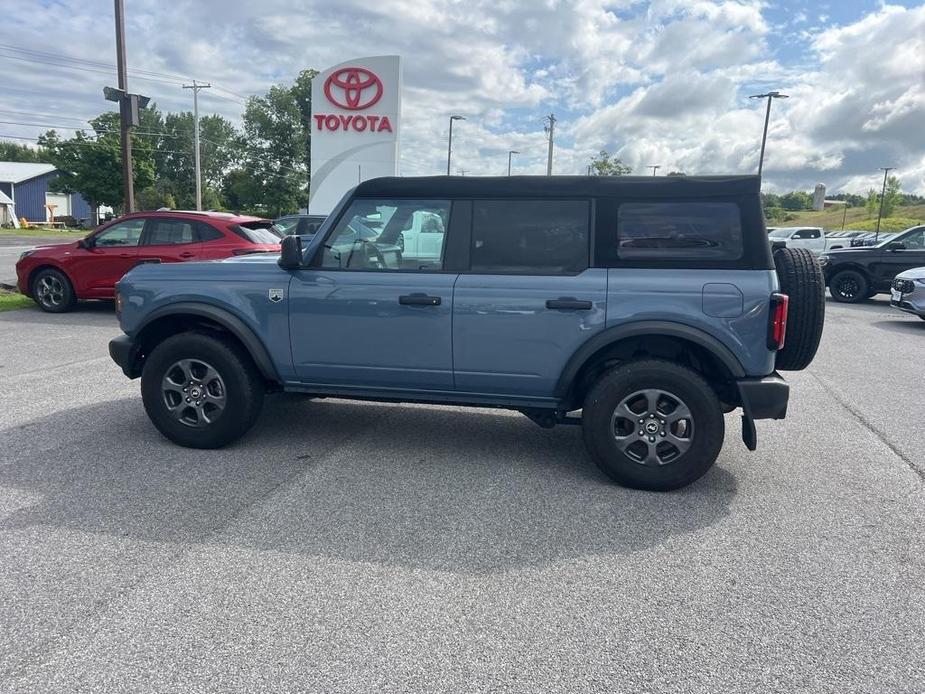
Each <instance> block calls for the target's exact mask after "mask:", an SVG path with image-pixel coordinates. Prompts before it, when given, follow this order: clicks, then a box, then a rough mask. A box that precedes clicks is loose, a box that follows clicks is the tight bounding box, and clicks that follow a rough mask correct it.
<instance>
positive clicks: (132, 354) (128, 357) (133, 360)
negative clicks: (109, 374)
mask: <svg viewBox="0 0 925 694" xmlns="http://www.w3.org/2000/svg"><path fill="white" fill-rule="evenodd" d="M109 356H110V357H112V360H113V361H114V362H116V364H118V365H119V367H120V368H121V369H122V373H124V374H125V375H126V376H128V377H129V378H138V377H139V376H141V360H140V359H139V357H140V356H141V348H140V347H139V346H138V345H136V344H135V342H134V341H133V340H132V338H130V337H129V336H128V335H119V337H114V338H113V339H112V340H110V341H109Z"/></svg>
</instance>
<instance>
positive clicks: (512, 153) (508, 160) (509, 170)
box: [507, 149, 520, 176]
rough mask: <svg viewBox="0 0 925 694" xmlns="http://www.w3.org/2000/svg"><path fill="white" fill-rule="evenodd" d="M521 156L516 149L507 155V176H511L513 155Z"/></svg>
mask: <svg viewBox="0 0 925 694" xmlns="http://www.w3.org/2000/svg"><path fill="white" fill-rule="evenodd" d="M514 154H520V152H518V151H517V150H516V149H512V150H509V151H508V153H507V175H508V176H510V175H511V155H514Z"/></svg>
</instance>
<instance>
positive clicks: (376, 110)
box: [308, 55, 401, 214]
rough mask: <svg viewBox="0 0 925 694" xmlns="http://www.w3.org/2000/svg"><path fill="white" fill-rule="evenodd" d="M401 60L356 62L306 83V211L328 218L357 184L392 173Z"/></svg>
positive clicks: (395, 168) (395, 156) (395, 167)
mask: <svg viewBox="0 0 925 694" xmlns="http://www.w3.org/2000/svg"><path fill="white" fill-rule="evenodd" d="M400 125H401V58H399V56H397V55H387V56H377V57H373V58H359V59H357V60H350V61H348V62H346V63H341V64H340V65H335V66H334V67H332V68H329V69H327V70H325V71H324V72H322V73H321V74H320V75H318V76H317V77H315V79H314V80H312V124H311V127H312V181H311V196H310V198H309V203H308V207H309V212H311V213H312V214H328V213H329V212H330V211H331V210H332V209H333V207H334V205H336V204H337V202H338V201H339V200H340V198H341V196H343V194H344V193H345V192H347V190H349V189H350V188H352V187H353V186H355V185H356V184H357V182H358V181H360V180H366V179H368V178H375V177H377V176H396V175H398V137H399V130H400Z"/></svg>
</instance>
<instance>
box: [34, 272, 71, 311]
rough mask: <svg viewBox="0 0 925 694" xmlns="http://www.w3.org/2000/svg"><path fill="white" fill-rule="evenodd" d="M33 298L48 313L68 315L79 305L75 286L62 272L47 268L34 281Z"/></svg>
mask: <svg viewBox="0 0 925 694" xmlns="http://www.w3.org/2000/svg"><path fill="white" fill-rule="evenodd" d="M32 298H33V299H34V300H35V303H37V304H38V305H39V308H40V309H42V310H43V311H47V312H48V313H67V312H68V311H70V310H71V309H72V308H74V304H76V303H77V295H76V294H75V293H74V285H72V284H71V281H70V280H69V279H68V278H67V275H65V274H64V273H63V272H61V271H60V270H55V269H54V268H46V269H44V270H42V271H41V272H39V273H38V274H37V275H36V276H35V278H34V279H33V280H32Z"/></svg>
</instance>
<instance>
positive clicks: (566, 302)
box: [546, 298, 592, 311]
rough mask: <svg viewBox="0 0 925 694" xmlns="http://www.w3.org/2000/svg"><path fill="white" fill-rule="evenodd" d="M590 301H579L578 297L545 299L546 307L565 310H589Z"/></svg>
mask: <svg viewBox="0 0 925 694" xmlns="http://www.w3.org/2000/svg"><path fill="white" fill-rule="evenodd" d="M591 306H592V304H591V302H590V301H579V300H578V299H566V298H563V299H547V300H546V308H557V309H565V310H567V311H590V310H591Z"/></svg>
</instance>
